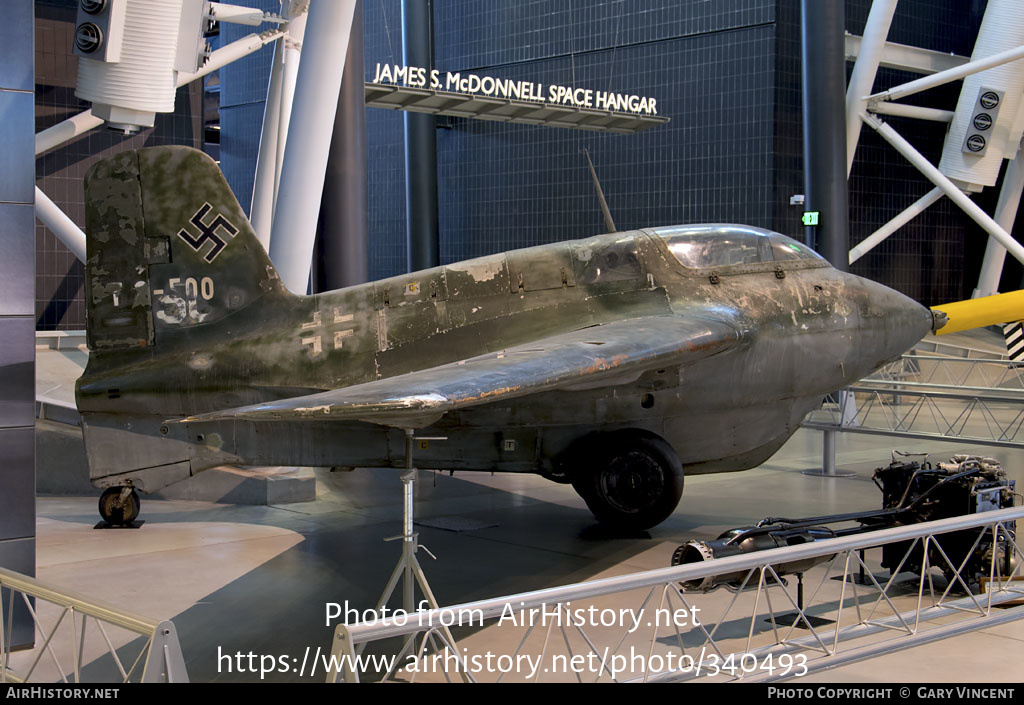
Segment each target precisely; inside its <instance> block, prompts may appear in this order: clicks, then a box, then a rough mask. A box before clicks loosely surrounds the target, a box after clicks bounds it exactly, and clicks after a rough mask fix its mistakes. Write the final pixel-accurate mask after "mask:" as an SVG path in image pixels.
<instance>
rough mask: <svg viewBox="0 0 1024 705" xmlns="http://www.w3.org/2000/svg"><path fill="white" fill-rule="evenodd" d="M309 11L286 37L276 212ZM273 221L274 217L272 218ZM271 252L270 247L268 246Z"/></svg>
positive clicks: (276, 164)
mask: <svg viewBox="0 0 1024 705" xmlns="http://www.w3.org/2000/svg"><path fill="white" fill-rule="evenodd" d="M308 16H309V15H308V13H307V14H304V15H302V16H301V17H297V18H295V19H294V20H292V22H291V24H290V25H289V28H288V35H287V36H286V37H285V38H284V65H283V67H282V75H281V102H280V104H279V112H278V117H277V146H276V148H275V154H274V157H275V162H274V193H273V198H272V200H271V204H270V208H271V213H276V212H277V211H276V208H277V193H278V191H279V190H280V189H281V172H282V170H283V169H284V154H285V149H286V147H287V145H288V129H289V126H290V124H291V117H292V105H293V103H294V102H295V86H296V84H297V83H298V77H299V67H300V66H301V65H302V41H303V39H304V37H305V34H306V18H307V17H308ZM271 223H273V218H271ZM267 251H268V252H269V251H270V249H269V248H268V249H267Z"/></svg>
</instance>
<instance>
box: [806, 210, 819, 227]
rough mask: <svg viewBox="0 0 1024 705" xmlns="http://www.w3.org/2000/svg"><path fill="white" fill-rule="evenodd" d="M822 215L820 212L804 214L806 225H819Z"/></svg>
mask: <svg viewBox="0 0 1024 705" xmlns="http://www.w3.org/2000/svg"><path fill="white" fill-rule="evenodd" d="M820 214H821V213H820V212H819V211H805V212H804V217H803V223H804V225H817V224H818V216H819V215H820Z"/></svg>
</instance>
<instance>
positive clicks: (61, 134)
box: [36, 108, 105, 157]
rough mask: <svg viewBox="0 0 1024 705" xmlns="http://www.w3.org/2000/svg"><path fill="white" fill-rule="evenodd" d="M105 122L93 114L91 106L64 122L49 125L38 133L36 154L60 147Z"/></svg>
mask: <svg viewBox="0 0 1024 705" xmlns="http://www.w3.org/2000/svg"><path fill="white" fill-rule="evenodd" d="M104 122H105V121H104V120H103V118H98V117H96V116H95V115H93V114H92V109H91V108H90V109H89V110H86V111H85V112H82V113H79V114H78V115H75V116H73V117H69V118H68V119H67V120H64V121H63V122H58V123H57V124H56V125H53V126H52V127H47V128H46V129H45V130H42V131H40V132H39V133H37V134H36V156H37V157H38V156H39V155H40V154H42V153H43V152H47V151H49V150H51V149H53V148H54V147H59V146H60V145H62V144H64V143H65V142H69V141H71V140H73V139H74V138H76V137H78V136H79V135H82V134H85V133H86V132H88V131H89V130H93V129H95V128H97V127H99V126H100V125H102V124H103V123H104Z"/></svg>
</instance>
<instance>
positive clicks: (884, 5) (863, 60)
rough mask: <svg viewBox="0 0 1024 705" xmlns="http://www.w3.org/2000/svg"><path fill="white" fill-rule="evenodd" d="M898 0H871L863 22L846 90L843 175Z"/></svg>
mask: <svg viewBox="0 0 1024 705" xmlns="http://www.w3.org/2000/svg"><path fill="white" fill-rule="evenodd" d="M898 2H899V0H875V1H874V2H873V3H871V12H870V13H869V14H868V21H867V24H865V25H864V37H863V38H862V39H861V43H860V51H858V52H857V61H856V62H855V63H854V64H853V73H852V74H851V75H850V85H849V87H848V88H847V89H846V175H847V176H849V175H850V169H851V168H853V155H854V154H856V152H857V142H859V141H860V128H861V115H862V114H863V113H864V106H865V105H866V104H867V101H866V100H865V96H867V95H868V94H869V93H871V88H872V86H874V84H875V74H877V73H878V64H879V63H880V62H881V61H882V52H884V51H885V40H886V37H888V36H889V26H890V25H891V24H892V17H893V15H894V14H895V13H896V4H897V3H898Z"/></svg>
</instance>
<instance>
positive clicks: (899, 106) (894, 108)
mask: <svg viewBox="0 0 1024 705" xmlns="http://www.w3.org/2000/svg"><path fill="white" fill-rule="evenodd" d="M871 112H873V113H878V114H880V115H899V116H901V117H910V118H917V119H918V120H932V121H934V122H953V115H954V114H955V113H954V112H953V111H952V110H939V109H937V108H925V107H923V106H920V105H907V104H906V103H888V102H884V103H873V104H872V105H871Z"/></svg>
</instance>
